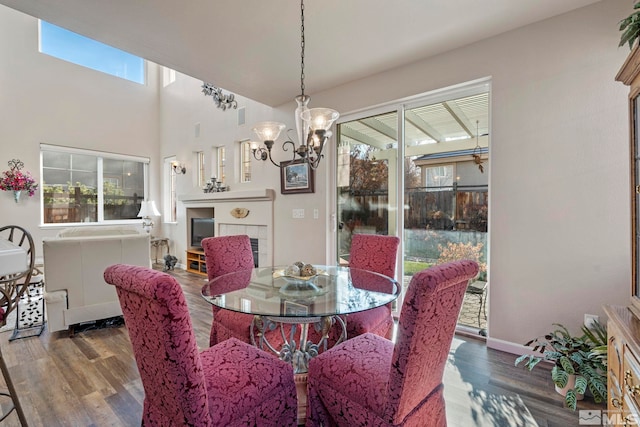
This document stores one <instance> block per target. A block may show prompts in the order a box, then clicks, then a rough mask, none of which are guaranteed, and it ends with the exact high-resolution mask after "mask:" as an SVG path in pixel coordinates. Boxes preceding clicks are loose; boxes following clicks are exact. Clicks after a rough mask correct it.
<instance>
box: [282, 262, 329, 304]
mask: <svg viewBox="0 0 640 427" xmlns="http://www.w3.org/2000/svg"><path fill="white" fill-rule="evenodd" d="M324 273H325V272H324V271H323V270H318V269H317V268H316V267H314V266H313V265H311V264H305V263H304V262H302V261H297V262H295V263H293V264H291V265H288V266H286V267H285V268H284V269H281V270H276V271H275V272H274V273H273V277H274V279H277V278H282V279H283V280H284V281H285V282H286V283H285V285H284V286H282V287H280V293H282V294H283V295H285V296H288V297H312V296H317V295H321V294H322V293H324V289H322V287H321V286H318V284H317V283H316V282H315V279H316V278H317V277H318V275H319V274H324Z"/></svg>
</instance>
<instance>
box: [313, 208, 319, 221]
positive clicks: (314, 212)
mask: <svg viewBox="0 0 640 427" xmlns="http://www.w3.org/2000/svg"><path fill="white" fill-rule="evenodd" d="M318 218H320V212H319V211H318V209H314V210H313V219H318Z"/></svg>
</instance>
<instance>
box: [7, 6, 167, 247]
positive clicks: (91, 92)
mask: <svg viewBox="0 0 640 427" xmlns="http://www.w3.org/2000/svg"><path fill="white" fill-rule="evenodd" d="M0 58H2V62H1V63H2V66H0V172H1V171H5V170H7V169H8V167H7V162H8V161H9V160H11V159H15V158H19V159H20V160H22V161H23V162H24V164H25V168H24V170H28V171H29V172H31V173H32V174H33V176H34V177H35V178H36V179H37V180H38V181H39V180H40V172H39V169H40V143H47V144H54V145H64V146H69V147H78V148H87V149H94V150H102V151H108V152H114V153H122V154H130V155H136V156H146V157H150V158H151V165H152V167H151V173H152V174H153V175H155V174H157V172H158V171H157V164H158V155H159V152H160V150H159V148H158V141H159V137H158V126H157V123H158V109H157V90H156V82H157V78H156V74H157V66H156V65H154V64H150V65H149V68H148V70H147V76H148V77H147V78H148V83H147V84H146V85H140V84H137V83H132V82H129V81H127V80H124V79H120V78H117V77H114V76H110V75H107V74H103V73H100V72H97V71H94V70H89V69H86V68H84V67H80V66H77V65H74V64H71V63H68V62H65V61H61V60H59V59H56V58H53V57H50V56H48V55H44V54H41V53H39V52H38V21H37V20H36V19H34V18H32V17H30V16H27V15H25V14H23V13H20V12H16V11H14V10H12V9H9V8H7V7H5V6H0ZM150 191H151V193H150V194H151V195H152V197H156V198H157V197H159V186H158V185H157V184H156V183H152V184H151V187H150ZM40 194H41V193H40V191H38V192H36V194H35V195H34V197H32V198H29V197H26V196H24V195H23V197H22V198H21V200H20V203H18V204H16V203H14V201H13V196H12V194H11V193H10V192H4V191H0V205H1V206H2V207H1V208H0V224H3V225H6V224H16V225H21V226H23V227H26V228H27V229H28V230H29V231H30V232H31V234H32V235H33V237H34V240H35V243H36V246H37V248H38V251H37V252H38V253H37V256H38V257H40V258H41V257H42V245H41V243H42V237H44V236H51V235H54V234H55V233H56V232H57V230H54V229H51V228H49V229H45V228H42V227H41V226H40Z"/></svg>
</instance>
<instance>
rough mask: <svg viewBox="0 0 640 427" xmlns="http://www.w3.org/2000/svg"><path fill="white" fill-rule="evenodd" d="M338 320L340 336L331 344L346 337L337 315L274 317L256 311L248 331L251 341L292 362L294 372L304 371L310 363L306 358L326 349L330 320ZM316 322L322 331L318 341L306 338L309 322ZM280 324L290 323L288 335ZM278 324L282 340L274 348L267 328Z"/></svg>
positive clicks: (343, 326)
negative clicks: (280, 344) (278, 346)
mask: <svg viewBox="0 0 640 427" xmlns="http://www.w3.org/2000/svg"><path fill="white" fill-rule="evenodd" d="M334 322H337V323H339V324H340V326H341V327H342V332H341V334H340V338H339V339H338V341H337V342H336V343H335V344H334V345H337V344H340V343H341V342H342V341H344V340H346V339H347V325H346V324H345V322H344V320H342V318H341V317H340V316H322V317H275V316H259V315H256V316H254V318H253V322H251V326H250V329H249V334H250V335H251V344H253V345H254V346H256V347H258V348H261V349H262V350H265V351H271V352H273V353H274V354H275V355H276V356H278V357H279V358H280V359H281V360H284V361H285V362H288V363H291V365H292V366H293V373H294V374H304V373H306V372H307V368H308V366H309V359H311V358H312V357H315V356H317V355H318V354H319V353H320V352H321V351H323V350H326V349H327V344H328V338H329V331H330V330H331V327H332V326H333V323H334ZM313 324H318V325H319V329H320V330H321V331H322V338H320V341H319V342H317V343H314V342H313V341H311V340H310V339H309V325H313ZM283 325H291V333H290V336H289V337H287V336H286V335H285V333H284V331H283V329H282V327H283ZM298 327H299V328H300V338H299V340H298V341H297V342H296V340H295V333H296V329H297V328H298ZM276 328H280V330H281V331H282V332H281V333H282V338H283V339H284V343H283V344H282V347H280V349H276V348H275V347H274V346H273V345H272V344H271V343H270V342H269V340H268V339H267V335H266V332H267V331H269V330H274V329H276Z"/></svg>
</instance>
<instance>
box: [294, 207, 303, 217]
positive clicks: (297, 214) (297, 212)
mask: <svg viewBox="0 0 640 427" xmlns="http://www.w3.org/2000/svg"><path fill="white" fill-rule="evenodd" d="M302 218H304V209H294V210H293V219H302Z"/></svg>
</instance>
